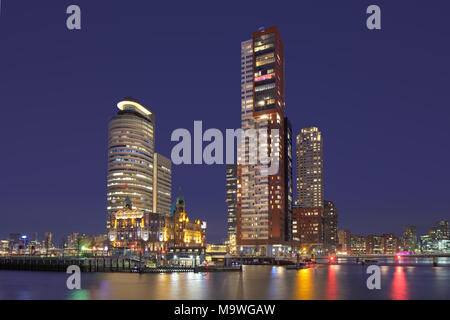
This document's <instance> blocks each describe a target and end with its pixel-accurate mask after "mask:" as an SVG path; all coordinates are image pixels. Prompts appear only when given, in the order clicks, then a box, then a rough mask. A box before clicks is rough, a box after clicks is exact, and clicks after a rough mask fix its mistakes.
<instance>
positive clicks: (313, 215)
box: [292, 206, 323, 246]
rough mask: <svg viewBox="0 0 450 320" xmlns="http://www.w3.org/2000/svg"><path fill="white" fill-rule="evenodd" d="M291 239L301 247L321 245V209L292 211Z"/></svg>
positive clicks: (295, 208)
mask: <svg viewBox="0 0 450 320" xmlns="http://www.w3.org/2000/svg"><path fill="white" fill-rule="evenodd" d="M292 237H293V240H294V241H298V242H300V245H301V246H311V245H322V244H323V243H322V207H316V208H302V207H299V206H294V207H293V209H292Z"/></svg>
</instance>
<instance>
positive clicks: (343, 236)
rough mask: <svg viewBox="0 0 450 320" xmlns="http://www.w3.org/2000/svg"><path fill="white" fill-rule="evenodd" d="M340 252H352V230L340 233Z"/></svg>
mask: <svg viewBox="0 0 450 320" xmlns="http://www.w3.org/2000/svg"><path fill="white" fill-rule="evenodd" d="M338 250H339V251H343V252H349V251H350V250H351V245H350V230H339V231H338Z"/></svg>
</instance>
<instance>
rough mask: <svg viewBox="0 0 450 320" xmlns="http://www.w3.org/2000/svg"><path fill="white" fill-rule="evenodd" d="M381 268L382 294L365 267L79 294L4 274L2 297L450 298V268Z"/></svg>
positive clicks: (195, 277)
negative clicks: (369, 283) (370, 284)
mask: <svg viewBox="0 0 450 320" xmlns="http://www.w3.org/2000/svg"><path fill="white" fill-rule="evenodd" d="M380 268H381V289H380V290H369V289H368V288H367V285H366V281H367V278H368V277H369V275H368V274H367V273H366V267H362V266H360V265H356V264H340V265H318V266H316V267H314V268H311V269H303V270H286V269H285V268H284V267H275V266H244V267H243V272H242V273H241V272H216V273H172V274H136V273H84V274H82V275H81V290H73V291H71V290H68V289H67V286H66V280H67V277H68V275H67V274H65V273H53V272H27V271H0V299H33V300H34V299H38V300H47V299H58V300H62V299H93V300H97V299H157V300H165V299H170V300H172V299H175V300H177V299H188V300H207V299H225V300H228V299H263V300H268V299H270V300H280V299H291V300H310V299H321V300H324V299H446V300H449V299H450V267H449V266H443V267H432V266H429V265H419V264H418V265H416V266H401V265H400V266H381V267H380Z"/></svg>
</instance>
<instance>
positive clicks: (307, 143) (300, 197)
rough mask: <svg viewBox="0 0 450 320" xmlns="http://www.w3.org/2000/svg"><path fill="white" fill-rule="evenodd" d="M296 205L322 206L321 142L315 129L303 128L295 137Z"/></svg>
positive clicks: (320, 136)
mask: <svg viewBox="0 0 450 320" xmlns="http://www.w3.org/2000/svg"><path fill="white" fill-rule="evenodd" d="M296 154H297V203H296V204H297V205H299V206H301V207H308V208H312V207H322V206H323V197H324V196H323V192H324V187H323V141H322V134H321V132H320V131H319V129H318V128H316V127H308V128H304V129H302V130H301V131H300V134H299V135H297V151H296Z"/></svg>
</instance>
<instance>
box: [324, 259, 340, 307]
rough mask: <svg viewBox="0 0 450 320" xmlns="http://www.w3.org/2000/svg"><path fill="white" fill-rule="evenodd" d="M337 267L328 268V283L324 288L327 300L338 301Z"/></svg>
mask: <svg viewBox="0 0 450 320" xmlns="http://www.w3.org/2000/svg"><path fill="white" fill-rule="evenodd" d="M338 268H339V266H329V267H328V282H327V286H326V298H327V299H328V300H336V299H338V295H337V281H336V271H337V269H338Z"/></svg>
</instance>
